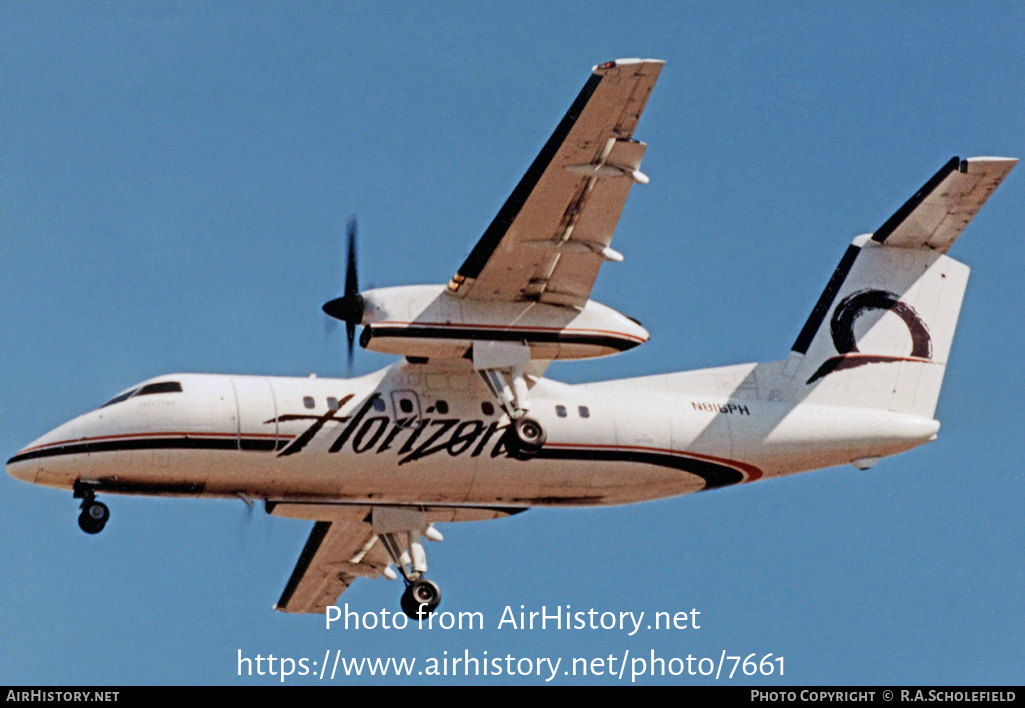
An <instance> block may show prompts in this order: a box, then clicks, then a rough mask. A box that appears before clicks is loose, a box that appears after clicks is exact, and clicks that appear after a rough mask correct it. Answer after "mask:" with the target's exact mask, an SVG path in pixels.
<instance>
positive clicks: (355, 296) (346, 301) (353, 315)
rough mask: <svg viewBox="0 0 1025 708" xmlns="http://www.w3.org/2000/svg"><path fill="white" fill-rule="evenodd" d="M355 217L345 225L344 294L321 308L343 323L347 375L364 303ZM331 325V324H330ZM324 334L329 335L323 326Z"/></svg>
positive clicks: (350, 370) (350, 367) (361, 319)
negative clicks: (358, 262)
mask: <svg viewBox="0 0 1025 708" xmlns="http://www.w3.org/2000/svg"><path fill="white" fill-rule="evenodd" d="M356 233H357V227H356V217H355V216H352V217H351V218H350V219H349V221H348V223H347V224H346V240H347V242H348V256H347V257H346V259H345V291H344V292H345V294H344V295H343V296H342V297H338V298H335V299H334V300H331V301H330V302H327V303H325V304H324V306H323V307H322V308H321V309H323V310H324V312H325V313H327V314H328V315H329V316H330V317H333V318H334V319H335V320H341V321H342V322H344V323H345V338H346V343H347V345H348V363H349V373H350V374H351V373H352V354H353V344H354V343H355V341H356V325H358V324H361V323H362V322H363V312H364V310H365V307H366V305H365V303H364V301H363V296H362V295H360V294H359V275H358V273H357V268H356ZM332 324H333V323H332ZM324 331H325V334H326V333H329V329H328V327H327V326H326V325H325V330H324Z"/></svg>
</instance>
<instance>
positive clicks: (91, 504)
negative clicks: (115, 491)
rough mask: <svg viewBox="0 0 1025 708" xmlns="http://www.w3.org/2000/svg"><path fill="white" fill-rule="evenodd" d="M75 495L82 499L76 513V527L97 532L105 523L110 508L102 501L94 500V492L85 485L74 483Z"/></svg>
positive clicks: (88, 531)
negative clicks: (78, 512)
mask: <svg viewBox="0 0 1025 708" xmlns="http://www.w3.org/2000/svg"><path fill="white" fill-rule="evenodd" d="M75 497H76V498H81V499H82V504H81V506H79V508H80V509H81V510H82V513H81V514H79V515H78V527H79V528H80V529H82V530H83V531H85V532H86V533H88V534H94V533H99V532H100V531H102V530H103V527H104V526H106V525H107V519H109V518H110V509H108V508H107V505H106V504H104V503H103V502H100V501H96V492H95V490H93V488H92V487H89V486H86V485H80V484H76V485H75Z"/></svg>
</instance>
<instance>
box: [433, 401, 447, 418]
mask: <svg viewBox="0 0 1025 708" xmlns="http://www.w3.org/2000/svg"><path fill="white" fill-rule="evenodd" d="M434 407H435V409H437V411H438V412H439V413H441V414H442V415H445V414H446V413H448V403H447V402H446V401H438V402H437V403H435V404H434Z"/></svg>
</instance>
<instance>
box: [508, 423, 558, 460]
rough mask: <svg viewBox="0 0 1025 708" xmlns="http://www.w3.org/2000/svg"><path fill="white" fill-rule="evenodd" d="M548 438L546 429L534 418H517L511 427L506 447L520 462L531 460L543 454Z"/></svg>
mask: <svg viewBox="0 0 1025 708" xmlns="http://www.w3.org/2000/svg"><path fill="white" fill-rule="evenodd" d="M547 440H548V436H547V435H546V434H545V429H544V428H543V427H541V424H540V423H538V422H537V421H536V420H534V419H533V418H517V419H516V420H514V421H513V424H512V425H510V426H509V432H508V434H507V435H506V439H505V447H506V449H507V450H509V453H510V454H511V455H512V456H513V457H515V458H517V459H520V460H529V459H530V458H531V457H533V456H534V455H536V454H537V453H539V452H541V448H542V447H544V445H545V441H547Z"/></svg>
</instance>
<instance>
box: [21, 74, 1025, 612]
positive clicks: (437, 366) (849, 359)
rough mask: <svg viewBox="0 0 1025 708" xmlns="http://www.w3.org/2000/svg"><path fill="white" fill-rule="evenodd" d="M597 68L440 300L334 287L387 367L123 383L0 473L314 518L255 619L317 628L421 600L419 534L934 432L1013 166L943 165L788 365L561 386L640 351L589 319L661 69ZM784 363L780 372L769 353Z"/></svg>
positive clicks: (792, 469)
mask: <svg viewBox="0 0 1025 708" xmlns="http://www.w3.org/2000/svg"><path fill="white" fill-rule="evenodd" d="M662 67H663V62H662V61H660V60H654V59H620V60H616V61H610V62H606V63H604V64H600V65H598V66H596V67H593V69H592V72H591V74H590V76H589V77H588V79H587V81H586V83H585V84H584V87H583V89H582V90H581V92H580V93H579V95H578V96H577V97H576V99H575V100H574V101H573V103H572V105H571V106H570V108H569V110H568V112H567V113H566V114H565V116H564V117H563V118H562V120H561V121H560V122H559V124H558V125H557V127H556V128H555V131H554V133H553V134H552V135H551V137H550V138H549V139H548V141H547V142H546V143H545V144H544V146H543V148H542V149H541V152H540V153H539V154H538V156H537V157H536V159H535V160H534V161H533V163H532V164H531V165H530V167H529V169H528V170H527V172H526V173H525V175H524V176H523V177H522V179H521V180H520V181H519V183H518V184H517V185H516V187H515V188H514V189H513V191H512V194H511V195H510V196H509V197H508V199H507V200H506V202H505V203H504V205H503V206H502V207H501V209H500V210H499V212H498V214H497V215H496V216H495V217H494V220H493V221H492V222H491V224H490V225H489V226H488V227H487V229H486V230H485V231H484V234H483V236H482V237H481V238H480V240H479V241H478V242H477V244H476V245H475V246H474V247H473V249H472V250H471V251H470V252H469V255H468V256H467V257H466V258H465V261H464V262H463V264H462V265H461V266H460V267H459V268H458V270H457V271H456V273H455V275H454V276H453V277H452V278H451V280H450V281H449V282H448V283H447V284H439V285H415V286H401V287H386V288H377V289H370V290H365V291H360V290H359V286H358V276H357V272H356V270H357V269H356V257H355V250H356V227H355V222H350V225H349V230H348V256H347V262H346V278H345V289H344V293H343V295H342V296H341V297H338V298H335V299H333V300H331V301H329V302H327V303H326V304H325V305H324V306H323V310H324V311H325V312H326V313H327V314H328V315H330V316H332V317H333V318H335V319H336V320H340V321H342V322H344V323H345V326H346V335H347V340H348V353H349V359H350V362H351V358H352V351H353V342H354V338H355V332H356V328H357V327H361V328H362V332H361V334H360V337H359V343H360V345H361V346H362V347H363V348H365V349H369V350H373V351H378V352H386V353H390V354H394V355H398V356H400V357H402V359H400V360H399V361H398V362H397V363H395V364H394V365H392V366H390V367H388V368H385V369H383V370H381V371H377V372H375V373H372V374H368V375H365V376H360V377H356V378H347V379H346V378H338V379H336V378H315V377H310V378H285V377H271V376H231V375H209V374H171V375H165V376H158V377H155V378H152V379H150V380H147V381H143V382H141V383H138V384H136V385H133V386H131V387H129V388H127V389H125V390H124V391H123V392H121V393H119V394H118V395H117V396H115V397H113V398H112V399H111V400H109V401H108V402H107V403H105V404H103V405H102V406H100V407H99V408H97V409H95V410H92V411H89V412H87V413H85V414H84V415H80V416H78V417H77V418H74V419H73V420H71V421H69V422H67V423H65V424H63V425H61V426H59V427H57V428H56V429H54V430H52V431H50V432H48V433H46V434H45V435H43V436H42V437H40V438H39V439H37V440H35V441H34V442H32V443H30V444H29V445H28V446H26V447H25V448H24V449H22V450H21V451H19V452H18V453H16V454H15V455H14V456H13V457H11V458H10V460H9V461H8V462H7V471H8V473H9V474H10V475H11V476H13V477H15V478H17V479H20V480H24V481H26V482H30V483H34V484H38V485H44V486H48V487H54V488H57V489H62V490H70V491H71V492H72V493H73V496H74V498H76V499H81V500H82V501H81V505H80V509H81V513H80V515H79V519H78V522H79V526H80V527H81V529H82V530H83V531H85V532H86V533H90V534H94V533H98V532H100V531H101V530H102V529H103V528H104V526H105V524H106V523H107V520H108V518H109V516H110V511H109V509H108V507H107V506H106V505H105V504H104V503H103V502H101V501H99V500H98V499H97V496H98V495H99V494H142V495H155V496H176V497H222V498H233V497H239V498H241V499H243V500H244V501H247V502H252V500H262V501H263V502H264V505H265V509H266V511H267V512H268V513H270V514H272V515H274V516H279V517H285V518H292V519H303V520H307V521H313V522H315V523H314V525H313V528H312V531H311V532H310V535H309V538H308V540H307V542H306V544H305V547H304V548H303V549H302V551H301V553H300V556H299V559H298V562H297V564H296V565H295V568H294V570H293V572H292V574H291V576H290V578H289V579H288V581H287V583H286V584H285V587H284V590H283V592H282V594H281V596H280V599H279V600H278V601H277V603H276V605H275V608H276V609H278V610H281V611H284V612H295V613H324V612H326V611H327V608H329V607H331V606H332V605H334V603H335V602H336V601H337V599H338V597H339V596H340V595H341V593H342V592H344V591H345V589H346V588H347V587H349V585H350V584H351V583H352V582H353V581H355V580H356V579H357V578H374V577H379V576H385V577H387V578H390V579H396V578H398V577H399V576H401V577H402V579H403V581H404V588H405V589H404V591H403V593H402V596H401V601H400V606H401V608H402V610H403V612H405V614H406V615H408V616H409V617H411V618H413V619H421V620H422V619H423V618H424V617H425V616H427V615H429V614H430V613H431V612H434V611H435V610H436V608H437V607H438V605H439V603H440V602H441V591H440V589H439V587H438V585H437V584H435V583H434V582H433V581H432V580H429V579H428V578H427V577H426V572H427V556H426V551H425V549H424V543H423V541H424V539H426V540H430V541H440V540H442V534H441V532H440V531H439V530H438V528H437V527H436V525H437V524H440V523H447V522H458V521H479V520H487V519H496V518H501V517H506V516H509V515H513V514H518V513H520V512H523V511H525V510H527V509H529V508H531V507H584V506H603V505H612V504H626V503H633V502H641V501H645V500H651V499H659V498H664V497H670V496H675V495H682V494H689V493H691V492H698V491H703V490H711V489H718V488H721V487H726V486H731V485H736V484H746V483H749V482H754V481H757V480H762V479H770V478H775V477H782V476H784V475H790V474H795V473H798V472H805V471H809V470H814V469H820V468H824V467H831V466H836V465H844V464H852V465H854V466H855V467H856V468H858V469H867V468H870V467H872V466H873V465H875V464H876V463H877V462H878V461H879V460H880V459H882V458H884V457H888V456H891V455H895V454H898V453H902V452H905V451H907V450H910V449H912V448H915V447H918V446H920V445H923V444H925V443H928V442H930V441H933V440H935V439H936V437H937V433H938V431H939V427H940V424H939V422H938V421H937V420H936V419H935V418H934V415H935V411H936V404H937V400H938V396H939V392H940V386H941V383H942V379H943V374H944V371H945V368H946V363H947V357H948V355H949V352H950V347H951V341H952V338H953V335H954V329H955V327H956V324H957V319H958V315H959V313H960V310H961V303H962V298H963V295H964V291H965V286H966V283H967V278H968V272H969V269H968V267H967V266H965V265H964V264H962V263H960V262H958V261H956V260H954V259H952V258H950V257H949V256H947V255H946V253H947V251H948V249H950V247H951V246H952V245H953V243H954V241H955V240H956V239H957V238H958V236H959V235H960V234H961V232H962V231H963V230H964V229H965V227H966V226H967V224H968V222H969V221H971V219H972V218H973V217H974V215H975V214H976V213H977V212H978V210H979V209H980V208H981V207H982V205H983V204H984V203H985V202H986V200H987V199H988V198H989V196H990V195H991V194H992V193H993V191H994V190H995V189H996V188H997V186H999V184H1000V183H1001V182H1002V180H1003V179H1004V178H1005V177H1006V176H1007V174H1008V173H1009V172H1010V170H1011V169H1012V168H1013V167H1014V165H1015V164H1016V162H1017V160H1016V159H1011V158H997V157H973V158H968V159H960V158H958V157H954V158H951V159H950V160H949V161H948V162H946V163H945V164H944V165H943V167H942V168H941V169H940V170H939V171H938V172H937V173H936V174H935V175H933V176H932V177H931V178H930V179H929V180H928V181H927V182H926V183H925V185H924V186H923V187H922V188H921V189H919V190H918V191H917V192H915V194H914V195H913V196H912V197H911V198H910V199H909V200H908V201H907V202H906V203H905V204H904V205H903V206H902V207H901V208H900V209H898V210H897V211H896V212H895V213H894V214H893V215H892V216H891V217H890V218H888V219H887V220H886V221H885V222H883V224H882V225H881V226H880V227H879V228H878V229H876V230H875V231H874V232H872V233H867V234H864V235H861V236H858V237H857V238H855V239H854V240H853V241H852V242H851V244H850V245H849V246H848V247H847V249H846V251H845V252H844V254H843V257H842V258H841V260H840V263H839V265H838V266H837V267H836V270H835V272H834V273H833V275H832V277H831V278H830V279H829V281H828V283H827V284H826V287H825V289H824V291H823V292H822V294H821V296H820V297H819V299H818V301H817V302H816V303H815V306H814V308H813V309H812V311H811V313H810V315H809V316H808V318H807V321H806V322H805V323H804V326H803V327H802V328H801V329H800V331H799V333H798V334H797V338H796V340H795V341H794V343H793V345H792V346H791V347H790V351H789V353H786V355H785V358H782V359H780V360H778V361H772V362H767V363H750V364H741V365H731V366H724V367H718V368H712V369H704V370H698V371H689V372H680V373H669V374H658V375H651V376H644V377H639V378H630V379H622V380H612V381H603V382H596V383H586V384H578V385H567V384H563V383H559V382H557V381H553V380H551V379H547V378H544V373H545V370H546V368H547V366H548V365H549V363H550V362H552V361H555V360H569V359H588V358H593V357H604V356H610V355H614V354H619V353H621V352H624V351H627V350H630V349H633V348H635V347H637V346H640V345H641V344H643V343H645V342H646V341H647V340H648V338H649V335H648V332H647V331H646V330H645V329H644V327H642V326H641V324H640V323H639V322H638V321H637V320H634V319H632V318H630V317H627V316H625V315H623V314H620V313H619V312H617V311H615V310H613V309H611V308H609V307H607V306H605V305H602V304H599V303H597V302H595V301H593V300H591V299H590V294H591V290H592V287H593V285H594V282H595V279H596V277H597V275H598V271H599V270H600V268H601V266H602V264H604V263H606V262H613V263H614V262H618V261H622V260H623V256H622V255H621V254H620V253H619V252H618V251H616V250H614V249H613V248H612V247H611V240H612V235H613V232H614V230H615V227H616V225H617V222H618V220H619V216H620V213H621V211H622V208H623V205H624V203H625V201H626V198H627V195H628V194H629V192H630V189H631V187H632V186H633V185H634V184H645V183H647V182H648V177H647V176H646V175H645V174H644V173H643V172H641V171H640V164H641V159H642V157H643V155H644V152H645V148H646V146H645V144H644V143H643V142H640V141H638V140H636V139H634V137H633V136H634V132H635V129H636V127H637V124H638V121H639V119H640V117H641V114H642V112H643V111H644V108H645V106H646V104H647V101H648V98H649V96H650V94H651V91H652V89H653V87H654V86H655V83H656V81H657V79H658V77H659V74H660V72H661V70H662ZM781 353H782V352H781Z"/></svg>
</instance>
